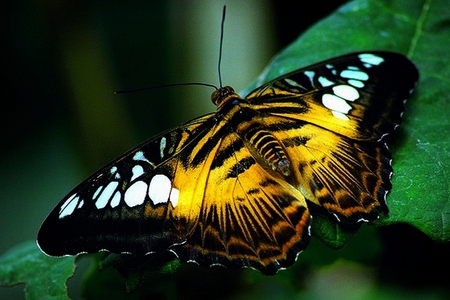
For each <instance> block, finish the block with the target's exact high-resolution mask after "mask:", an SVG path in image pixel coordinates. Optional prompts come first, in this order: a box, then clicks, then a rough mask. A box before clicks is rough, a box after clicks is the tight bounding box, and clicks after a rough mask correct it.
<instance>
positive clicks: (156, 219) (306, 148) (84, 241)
mask: <svg viewBox="0 0 450 300" xmlns="http://www.w3.org/2000/svg"><path fill="white" fill-rule="evenodd" d="M417 80H418V72H417V69H416V68H415V67H414V65H413V64H412V63H411V62H410V61H409V60H408V59H407V58H406V57H404V56H402V55H400V54H395V53H390V52H367V53H354V54H349V55H346V56H341V57H338V58H335V59H331V60H328V61H325V62H321V63H319V64H316V65H312V66H310V67H306V68H302V69H300V70H297V71H295V72H292V73H290V74H287V75H284V76H282V77H279V78H277V79H275V80H273V81H270V82H268V83H267V84H265V85H263V86H261V87H259V88H257V89H256V90H255V91H253V92H251V93H250V94H249V95H248V96H247V97H245V98H241V97H239V96H238V95H237V94H236V93H235V92H234V91H233V89H232V88H230V87H223V88H220V89H218V90H217V91H215V92H214V93H213V95H212V100H213V102H214V103H215V104H216V105H217V112H215V113H212V114H208V115H205V116H203V117H199V118H197V119H194V120H191V121H190V122H188V123H186V124H183V125H181V126H179V127H176V128H175V129H173V130H170V131H167V132H164V133H162V134H160V135H158V136H156V137H154V138H152V139H150V140H149V141H147V142H145V143H143V144H141V145H139V146H137V147H136V148H134V149H132V150H131V151H129V152H128V153H126V154H124V155H123V156H122V157H120V158H119V159H117V160H115V161H113V162H111V163H110V164H109V165H107V166H106V167H104V168H102V169H101V170H99V171H98V172H97V173H95V174H94V175H92V176H91V177H89V178H88V179H86V180H85V181H84V182H82V183H81V184H80V185H79V186H77V187H76V188H75V189H74V190H72V191H71V192H70V193H69V194H68V195H67V196H66V197H65V198H63V199H62V201H61V202H60V203H59V204H58V205H57V206H56V207H55V209H54V210H53V211H52V212H51V213H50V215H49V216H48V217H47V219H46V220H45V221H44V223H43V224H42V226H41V229H40V231H39V233H38V244H39V246H40V248H41V249H42V251H43V252H45V253H47V254H49V255H53V256H63V255H75V254H78V253H91V252H98V251H102V250H105V251H110V252H113V253H129V254H133V255H136V256H142V255H146V254H150V253H158V252H162V251H166V250H168V251H171V252H173V253H175V254H176V255H177V256H178V257H179V258H180V259H181V260H182V261H190V262H196V263H198V264H200V265H202V266H211V265H221V266H225V267H229V268H240V267H251V268H254V269H257V270H259V271H261V272H262V273H264V274H274V273H276V272H277V271H278V270H279V269H283V268H287V267H289V266H291V265H292V264H293V263H294V261H295V259H296V257H297V255H298V253H299V252H301V251H302V250H303V249H305V248H306V246H307V244H308V241H309V235H310V224H311V219H312V218H311V216H310V212H309V211H310V210H309V208H308V206H311V205H314V206H317V207H320V208H322V209H323V210H324V212H328V213H330V214H332V215H333V216H335V217H336V220H337V221H340V222H346V223H356V222H361V221H371V220H375V219H377V218H378V217H379V216H380V215H381V214H385V213H387V212H388V208H387V205H386V201H385V197H386V194H387V192H388V191H389V190H390V188H391V183H390V177H391V174H392V167H391V164H390V161H391V158H390V153H389V150H388V149H387V147H386V145H385V141H384V138H385V136H386V135H387V134H388V133H390V132H392V131H393V130H394V129H395V127H396V126H397V125H398V124H399V122H400V120H401V114H402V112H403V109H404V101H405V100H406V98H407V97H408V96H409V94H410V93H411V92H412V89H413V88H414V86H415V83H416V82H417Z"/></svg>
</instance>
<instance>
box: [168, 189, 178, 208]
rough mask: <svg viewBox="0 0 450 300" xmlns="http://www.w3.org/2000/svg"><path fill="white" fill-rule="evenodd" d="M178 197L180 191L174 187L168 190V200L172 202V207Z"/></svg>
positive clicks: (175, 204) (176, 202)
mask: <svg viewBox="0 0 450 300" xmlns="http://www.w3.org/2000/svg"><path fill="white" fill-rule="evenodd" d="M179 197H180V191H179V190H178V189H176V188H173V189H172V191H171V192H170V196H169V199H170V202H171V203H172V206H173V207H176V206H177V204H178V198H179Z"/></svg>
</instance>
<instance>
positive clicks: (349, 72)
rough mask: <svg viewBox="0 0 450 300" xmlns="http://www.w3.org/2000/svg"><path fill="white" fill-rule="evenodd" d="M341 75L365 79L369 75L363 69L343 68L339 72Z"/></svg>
mask: <svg viewBox="0 0 450 300" xmlns="http://www.w3.org/2000/svg"><path fill="white" fill-rule="evenodd" d="M341 77H344V78H350V79H356V80H362V81H366V80H368V79H369V75H367V73H366V72H363V71H354V70H344V71H342V72H341Z"/></svg>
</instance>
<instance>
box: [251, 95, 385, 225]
mask: <svg viewBox="0 0 450 300" xmlns="http://www.w3.org/2000/svg"><path fill="white" fill-rule="evenodd" d="M259 97H261V96H259ZM277 97H278V98H277ZM310 97H311V96H310V95H308V94H306V95H302V96H299V95H296V94H292V93H289V92H280V91H277V92H276V93H275V94H271V98H273V99H274V102H275V103H273V104H272V103H264V104H254V103H252V105H251V107H252V108H253V109H255V111H258V112H259V115H258V117H257V118H254V122H256V123H259V124H260V125H259V126H260V127H261V128H266V129H267V128H268V129H269V130H270V132H271V134H272V135H273V136H275V137H276V139H277V140H278V141H279V142H280V144H281V145H283V148H284V151H285V152H286V155H287V157H288V160H289V161H290V163H291V174H290V177H289V178H287V179H286V180H287V181H288V182H289V183H291V184H292V185H293V186H295V187H296V188H298V190H299V191H300V192H301V193H302V194H303V195H304V197H305V198H306V199H307V200H308V201H310V202H312V203H314V204H316V205H318V206H320V207H322V208H324V209H325V210H326V211H328V212H329V213H331V214H333V215H335V217H336V218H337V219H338V220H340V221H343V222H349V223H353V222H358V221H369V220H374V219H377V218H378V217H379V215H380V214H381V213H383V212H384V213H386V212H387V207H386V204H385V197H386V194H387V192H388V191H389V189H390V188H391V183H390V177H391V174H392V167H391V165H390V153H389V151H388V150H387V148H386V146H385V144H384V142H379V139H380V138H381V134H380V135H376V134H375V133H374V132H368V131H367V128H365V127H364V126H362V125H361V122H360V120H361V119H362V118H363V116H364V107H363V106H361V105H359V106H358V104H353V106H354V112H352V114H349V115H348V116H347V117H348V119H341V118H337V117H336V116H334V115H333V114H332V112H331V111H330V110H329V109H326V108H325V107H323V106H321V105H319V104H317V103H316V102H317V100H315V99H309V98H310ZM276 99H283V100H282V101H280V102H276ZM392 127H393V125H392Z"/></svg>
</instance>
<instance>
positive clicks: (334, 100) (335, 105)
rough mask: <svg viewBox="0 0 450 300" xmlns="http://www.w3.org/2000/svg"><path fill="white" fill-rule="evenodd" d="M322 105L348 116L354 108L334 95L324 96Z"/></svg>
mask: <svg viewBox="0 0 450 300" xmlns="http://www.w3.org/2000/svg"><path fill="white" fill-rule="evenodd" d="M322 103H323V105H324V106H325V107H327V108H329V109H331V110H334V111H337V112H340V113H343V114H346V113H348V112H349V111H350V109H352V107H351V106H350V105H349V104H348V103H347V102H346V101H345V100H344V99H342V98H339V97H338V96H335V95H332V94H324V95H323V96H322Z"/></svg>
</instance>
